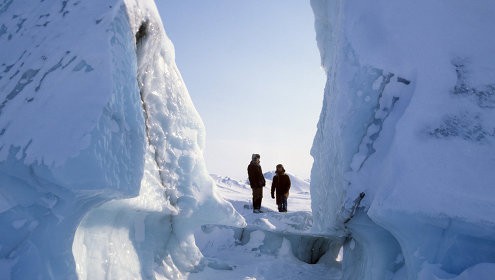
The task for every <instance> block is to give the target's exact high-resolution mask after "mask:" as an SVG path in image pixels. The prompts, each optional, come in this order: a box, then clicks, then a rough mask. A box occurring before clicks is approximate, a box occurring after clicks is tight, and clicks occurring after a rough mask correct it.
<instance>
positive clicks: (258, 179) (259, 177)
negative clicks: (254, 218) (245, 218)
mask: <svg viewBox="0 0 495 280" xmlns="http://www.w3.org/2000/svg"><path fill="white" fill-rule="evenodd" d="M260 158H261V157H260V155H259V154H253V155H252V156H251V163H250V164H249V166H248V168H247V170H248V177H249V184H250V185H251V190H252V191H253V213H261V200H262V199H263V187H264V186H265V184H266V182H265V177H264V176H263V171H261V166H260Z"/></svg>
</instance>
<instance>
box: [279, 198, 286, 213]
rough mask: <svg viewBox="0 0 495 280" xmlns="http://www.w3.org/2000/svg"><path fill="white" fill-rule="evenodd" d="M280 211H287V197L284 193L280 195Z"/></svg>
mask: <svg viewBox="0 0 495 280" xmlns="http://www.w3.org/2000/svg"><path fill="white" fill-rule="evenodd" d="M278 212H287V197H285V195H282V196H281V197H280V204H278Z"/></svg>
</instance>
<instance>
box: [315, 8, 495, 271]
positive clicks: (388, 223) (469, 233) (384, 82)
mask: <svg viewBox="0 0 495 280" xmlns="http://www.w3.org/2000/svg"><path fill="white" fill-rule="evenodd" d="M311 4H312V7H313V10H314V13H315V29H316V35H317V43H318V47H319V49H320V53H321V58H322V65H323V67H324V69H325V71H326V72H327V83H326V87H325V95H324V103H323V109H322V113H321V116H320V120H319V123H318V132H317V135H316V137H315V140H314V144H313V148H312V155H313V157H314V159H315V162H314V166H313V169H312V176H311V194H312V210H313V223H314V227H315V228H316V229H317V231H319V232H321V233H325V232H331V231H342V232H346V233H350V234H351V235H352V236H353V239H352V242H354V243H352V244H354V245H352V244H346V246H345V250H344V277H345V278H348V279H391V278H393V277H395V279H406V278H407V279H443V278H447V277H459V279H464V278H463V277H469V276H466V275H471V274H470V273H473V274H472V275H481V276H480V277H481V278H477V279H488V278H486V277H485V278H484V276H483V275H487V274H483V273H485V272H486V271H490V270H491V269H493V267H494V266H495V253H494V252H495V237H494V236H495V203H494V197H495V196H494V194H495V193H494V190H493V187H492V186H493V182H494V180H495V173H494V172H493V167H494V166H495V147H494V146H495V125H494V122H493V120H494V119H495V110H494V109H495V64H494V63H493V62H494V61H495V56H494V54H495V39H494V37H493V36H492V35H491V33H492V27H493V26H495V19H494V17H493V16H492V15H493V14H495V4H494V3H493V2H492V1H477V2H476V3H474V2H467V1H436V2H431V1H414V2H410V1H373V2H369V1H361V0H353V1H323V0H312V1H311ZM360 192H365V193H366V197H365V198H364V200H363V201H362V203H361V206H362V209H359V211H358V214H359V216H363V215H364V216H367V217H361V218H358V219H354V220H351V221H350V222H349V223H347V224H346V225H344V222H345V221H346V220H347V219H348V218H349V217H350V215H351V212H352V211H351V210H352V205H353V201H354V200H355V198H356V197H357V196H358V195H359V193H360ZM357 217H358V216H357ZM368 217H369V219H368ZM365 229H366V230H365ZM366 233H368V234H366ZM383 240H389V241H388V242H384V241H383ZM378 244H381V245H378ZM351 245H352V246H351ZM346 256H347V257H346ZM482 264H483V265H482ZM377 267H379V268H380V269H378V270H381V271H378V270H377ZM347 268H349V270H347ZM352 273H354V274H352ZM473 277H474V276H473ZM475 278H476V277H475Z"/></svg>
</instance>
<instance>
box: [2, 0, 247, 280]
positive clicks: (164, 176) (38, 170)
mask: <svg viewBox="0 0 495 280" xmlns="http://www.w3.org/2000/svg"><path fill="white" fill-rule="evenodd" d="M0 18H1V21H0V46H1V50H2V51H1V52H0V63H1V64H0V225H1V226H0V237H1V238H0V276H1V277H0V278H2V279H5V278H7V279H9V278H12V279H34V278H38V277H41V278H43V279H73V278H76V277H79V278H82V279H102V278H106V279H131V278H133V279H135V278H152V277H154V278H165V279H177V278H181V277H184V275H186V274H187V273H188V271H191V270H194V269H199V268H201V254H200V252H199V250H198V249H197V248H196V246H195V245H194V238H193V235H192V231H193V229H194V228H196V227H197V226H199V225H201V224H203V223H208V222H210V223H211V222H215V223H223V224H227V225H236V226H242V225H243V223H244V221H243V219H242V217H240V216H239V215H238V214H237V213H236V212H235V211H234V209H233V208H232V206H231V205H230V204H228V203H226V202H224V201H223V200H221V199H220V198H218V196H217V195H216V193H215V190H214V187H215V186H214V183H213V181H212V180H211V178H210V177H209V176H208V175H207V174H208V173H207V171H206V168H205V166H204V162H203V158H202V148H203V145H204V127H203V124H202V122H201V119H200V118H199V116H198V114H197V112H196V110H195V109H194V106H193V105H192V102H191V100H190V98H189V95H188V93H187V89H186V88H185V85H184V83H183V81H182V78H181V76H180V74H179V71H178V70H177V67H176V65H175V62H174V49H173V46H172V44H171V42H170V41H169V40H168V38H167V36H166V35H165V32H164V30H163V26H162V23H161V20H160V18H159V16H158V13H157V11H156V8H155V6H154V3H153V1H130V0H129V1H119V0H112V1H70V0H69V1H65V0H64V1H40V2H36V3H31V2H29V3H28V2H23V1H11V0H5V1H1V2H0ZM136 196H137V197H136ZM130 197H135V198H130ZM126 198H129V199H126ZM110 200H111V201H110ZM76 271H77V272H76Z"/></svg>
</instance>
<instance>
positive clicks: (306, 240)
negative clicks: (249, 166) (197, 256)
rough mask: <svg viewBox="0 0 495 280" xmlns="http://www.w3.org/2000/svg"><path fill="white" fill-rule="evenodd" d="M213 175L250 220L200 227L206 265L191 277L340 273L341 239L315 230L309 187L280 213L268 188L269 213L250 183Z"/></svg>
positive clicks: (320, 276) (338, 276) (291, 276)
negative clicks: (255, 206)
mask: <svg viewBox="0 0 495 280" xmlns="http://www.w3.org/2000/svg"><path fill="white" fill-rule="evenodd" d="M270 173H271V172H268V173H266V174H265V176H266V177H267V178H269V174H270ZM212 177H213V178H214V179H215V181H216V182H217V185H218V190H219V193H220V195H221V196H223V197H224V198H225V199H226V200H227V201H229V202H231V203H232V205H234V207H235V208H236V210H237V211H238V212H239V213H241V214H242V215H243V216H244V217H245V218H246V221H247V226H246V227H245V228H238V227H225V226H218V225H214V224H212V225H204V226H202V227H201V228H198V230H197V231H196V232H195V239H196V244H197V245H198V247H199V248H200V249H201V252H202V254H203V255H204V256H205V261H204V265H205V266H204V268H203V269H201V270H199V271H198V272H195V273H191V274H190V275H189V278H188V279H201V280H207V279H219V278H221V279H294V280H296V279H341V276H342V272H341V265H340V263H339V262H337V261H336V260H335V259H336V256H337V253H338V249H339V248H340V246H341V244H342V243H341V242H342V240H341V239H334V238H331V237H328V236H321V235H315V234H313V233H312V231H311V228H312V218H311V212H310V211H309V205H310V202H311V199H310V196H309V193H308V192H306V193H300V194H293V193H291V194H290V196H289V199H288V205H289V207H288V210H289V212H287V213H279V212H277V210H276V209H277V206H276V204H275V202H274V200H272V199H271V198H270V197H269V196H270V190H269V188H264V198H263V203H262V210H263V211H264V213H262V214H254V213H252V211H253V210H252V208H251V188H250V187H249V185H247V184H246V183H245V182H240V181H238V180H234V179H231V178H228V177H221V176H218V175H212ZM291 177H292V178H293V179H294V180H293V181H296V182H297V181H298V180H300V181H303V180H301V179H298V178H297V177H295V176H292V175H291Z"/></svg>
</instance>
